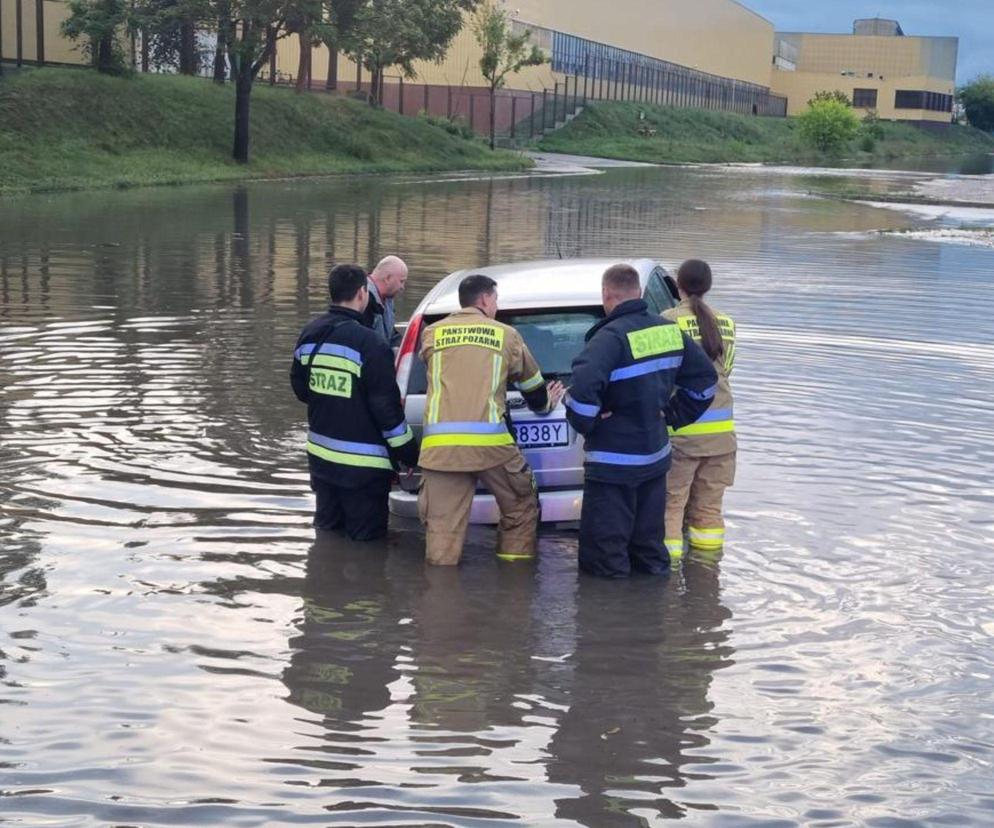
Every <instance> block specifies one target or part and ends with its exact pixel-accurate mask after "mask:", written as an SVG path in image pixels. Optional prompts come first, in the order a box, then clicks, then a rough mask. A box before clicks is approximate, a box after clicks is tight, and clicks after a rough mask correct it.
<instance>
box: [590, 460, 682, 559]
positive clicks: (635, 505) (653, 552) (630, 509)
mask: <svg viewBox="0 0 994 828" xmlns="http://www.w3.org/2000/svg"><path fill="white" fill-rule="evenodd" d="M665 512H666V475H665V474H661V475H659V476H657V477H651V478H649V479H648V480H643V481H641V482H637V483H607V482H604V481H601V480H591V479H590V478H589V477H588V478H587V479H586V480H585V481H584V483H583V508H582V509H581V511H580V550H579V553H580V561H579V563H580V569H582V570H583V571H584V572H589V573H590V574H591V575H599V576H601V577H602V578H624V577H626V576H627V575H629V574H631V573H632V572H633V571H635V572H644V573H646V574H648V575H663V574H665V573H666V572H667V571H668V570H669V567H670V556H669V553H668V552H667V551H666V547H665V546H664V545H663V534H664V532H663V519H664V515H665Z"/></svg>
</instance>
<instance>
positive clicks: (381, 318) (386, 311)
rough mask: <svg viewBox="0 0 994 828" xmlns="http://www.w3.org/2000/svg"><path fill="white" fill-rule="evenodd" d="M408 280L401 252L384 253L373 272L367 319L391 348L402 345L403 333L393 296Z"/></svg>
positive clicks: (402, 288)
mask: <svg viewBox="0 0 994 828" xmlns="http://www.w3.org/2000/svg"><path fill="white" fill-rule="evenodd" d="M406 284H407V265H406V264H404V260H403V259H401V258H400V257H399V256H384V257H383V258H382V259H380V263H379V264H378V265H376V267H374V268H373V272H372V273H370V274H369V282H368V287H369V305H368V306H367V307H366V313H365V315H364V319H363V321H364V322H365V323H366V324H367V325H368V326H369V327H370V328H372V329H373V330H374V331H375V332H376V333H377V334H378V335H379V336H380V338H381V339H382V340H383V341H384V342H386V343H387V345H389V346H390V347H391V348H396V347H397V346H399V345H400V334H399V333H397V331H396V330H395V328H394V323H395V322H396V321H397V318H396V316H395V315H394V310H393V298H394V297H395V296H396V295H397V294H399V293H401V292H402V291H403V290H404V285H406Z"/></svg>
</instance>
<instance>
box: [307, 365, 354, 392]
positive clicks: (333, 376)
mask: <svg viewBox="0 0 994 828" xmlns="http://www.w3.org/2000/svg"><path fill="white" fill-rule="evenodd" d="M310 387H311V391H313V392H315V393H316V394H329V395H331V396H332V397H351V396H352V374H348V373H346V372H345V371H332V370H330V369H328V368H312V369H311V381H310Z"/></svg>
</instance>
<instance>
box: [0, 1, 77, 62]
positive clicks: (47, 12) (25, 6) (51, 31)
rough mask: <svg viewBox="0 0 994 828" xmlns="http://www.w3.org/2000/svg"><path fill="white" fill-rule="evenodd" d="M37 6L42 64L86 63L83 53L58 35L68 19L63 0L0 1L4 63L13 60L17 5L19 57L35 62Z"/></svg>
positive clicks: (15, 54)
mask: <svg viewBox="0 0 994 828" xmlns="http://www.w3.org/2000/svg"><path fill="white" fill-rule="evenodd" d="M39 2H40V3H41V9H42V15H43V18H42V19H43V33H44V58H45V62H46V63H69V64H78V65H83V64H86V63H88V61H87V58H86V56H85V55H84V54H83V52H82V51H81V50H79V49H77V48H76V47H75V44H74V43H72V42H71V41H70V40H67V39H66V38H65V37H63V35H62V29H61V26H62V21H64V20H65V19H66V17H68V16H69V11H68V7H67V6H66V4H65V3H64V2H63V0H0V29H2V41H0V52H2V54H3V59H4V62H11V63H13V62H14V61H15V60H16V59H17V6H18V3H19V4H20V7H21V58H22V60H24V61H26V62H28V63H35V62H36V61H37V60H38V4H39Z"/></svg>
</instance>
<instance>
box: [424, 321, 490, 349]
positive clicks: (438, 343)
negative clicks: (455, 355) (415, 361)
mask: <svg viewBox="0 0 994 828" xmlns="http://www.w3.org/2000/svg"><path fill="white" fill-rule="evenodd" d="M458 345H476V346H478V347H480V348H489V349H490V350H492V351H503V350H504V329H503V328H498V327H497V326H496V325H442V326H440V327H438V328H435V342H434V346H435V350H436V351H441V350H444V349H445V348H455V347H456V346H458Z"/></svg>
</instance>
